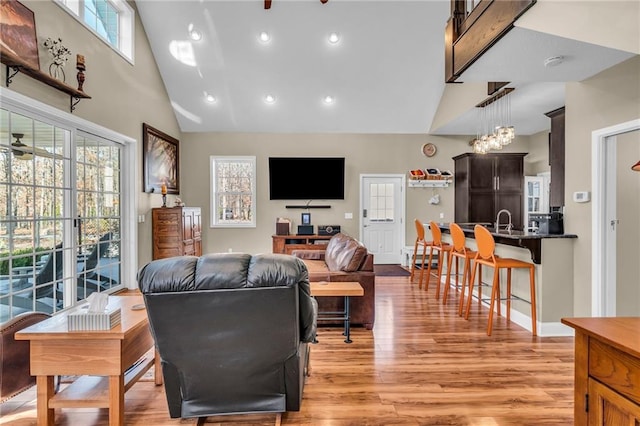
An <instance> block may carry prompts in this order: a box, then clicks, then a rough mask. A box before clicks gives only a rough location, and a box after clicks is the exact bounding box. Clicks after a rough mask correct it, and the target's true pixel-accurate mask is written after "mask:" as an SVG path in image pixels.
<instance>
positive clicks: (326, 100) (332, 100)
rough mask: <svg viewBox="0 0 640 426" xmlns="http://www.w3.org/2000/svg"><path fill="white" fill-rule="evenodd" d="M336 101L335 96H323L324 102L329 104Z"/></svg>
mask: <svg viewBox="0 0 640 426" xmlns="http://www.w3.org/2000/svg"><path fill="white" fill-rule="evenodd" d="M335 101H336V98H334V97H333V96H331V95H327V96H325V97H324V98H322V102H324V103H325V104H327V105H330V104H332V103H334V102H335Z"/></svg>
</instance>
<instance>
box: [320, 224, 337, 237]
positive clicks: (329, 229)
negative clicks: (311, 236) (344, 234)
mask: <svg viewBox="0 0 640 426" xmlns="http://www.w3.org/2000/svg"><path fill="white" fill-rule="evenodd" d="M339 232H340V225H318V235H335V234H338V233H339Z"/></svg>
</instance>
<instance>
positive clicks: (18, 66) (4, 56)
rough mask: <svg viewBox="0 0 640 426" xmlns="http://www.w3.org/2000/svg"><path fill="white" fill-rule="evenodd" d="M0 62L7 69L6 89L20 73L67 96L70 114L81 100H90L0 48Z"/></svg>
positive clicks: (83, 94) (82, 93)
mask: <svg viewBox="0 0 640 426" xmlns="http://www.w3.org/2000/svg"><path fill="white" fill-rule="evenodd" d="M0 62H2V63H3V64H5V65H6V67H7V70H6V80H5V84H6V86H7V87H9V85H10V84H11V82H12V80H13V77H15V75H16V74H18V73H19V72H21V73H22V74H25V75H28V76H29V77H31V78H34V79H36V80H38V81H41V82H43V83H44V84H46V85H48V86H51V87H53V88H54V89H58V90H60V91H61V92H64V93H66V94H68V95H69V97H70V103H69V105H70V106H69V109H70V111H71V112H73V110H74V109H75V107H76V105H77V104H78V102H80V100H81V99H91V96H89V95H87V94H86V93H85V92H83V91H82V90H78V89H76V88H74V87H72V86H69V85H68V84H66V83H65V82H63V81H61V80H57V79H55V78H53V77H51V76H50V75H49V74H47V73H45V72H42V71H40V70H38V69H34V68H33V67H32V66H31V65H29V64H28V63H27V62H25V61H23V60H22V59H20V58H19V57H17V56H16V55H14V54H13V53H12V52H10V51H8V50H6V49H3V48H2V47H0Z"/></svg>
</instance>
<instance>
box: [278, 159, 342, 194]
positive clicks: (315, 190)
mask: <svg viewBox="0 0 640 426" xmlns="http://www.w3.org/2000/svg"><path fill="white" fill-rule="evenodd" d="M269 198H270V199H271V200H344V158H342V157H269Z"/></svg>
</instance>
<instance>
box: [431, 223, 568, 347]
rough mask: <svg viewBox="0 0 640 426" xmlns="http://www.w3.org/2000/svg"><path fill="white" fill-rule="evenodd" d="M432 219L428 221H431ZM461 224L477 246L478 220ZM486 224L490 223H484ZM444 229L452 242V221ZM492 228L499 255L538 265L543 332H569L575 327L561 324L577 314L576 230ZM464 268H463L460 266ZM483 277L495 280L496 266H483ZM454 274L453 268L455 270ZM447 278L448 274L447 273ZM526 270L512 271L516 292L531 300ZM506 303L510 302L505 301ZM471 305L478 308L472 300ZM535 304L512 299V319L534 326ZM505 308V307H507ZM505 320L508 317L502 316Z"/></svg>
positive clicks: (446, 238) (486, 280) (486, 294)
mask: <svg viewBox="0 0 640 426" xmlns="http://www.w3.org/2000/svg"><path fill="white" fill-rule="evenodd" d="M427 223H428V222H427ZM459 225H460V227H462V230H463V231H464V233H465V236H466V237H467V247H469V248H471V249H472V250H475V249H476V242H475V238H474V233H473V228H474V226H475V224H474V223H460V224H459ZM483 225H486V224H483ZM439 226H440V229H442V233H443V236H442V238H443V240H444V241H446V242H451V236H450V234H449V224H448V223H447V224H444V223H442V224H439ZM487 228H488V229H489V230H490V231H492V232H491V235H493V237H494V239H495V241H496V255H498V256H501V257H512V258H515V259H519V260H522V261H526V262H533V263H534V265H535V277H536V302H537V317H538V335H539V336H566V335H571V334H572V330H571V329H570V328H569V327H567V326H565V325H563V324H561V322H560V319H561V318H563V317H570V316H572V315H573V241H574V239H576V238H577V235H574V234H537V233H533V232H525V231H511V232H507V231H505V230H500V232H495V230H493V228H492V227H490V226H487ZM460 270H462V268H460ZM482 272H483V274H482V275H483V277H482V281H483V282H484V283H489V284H490V283H491V281H492V278H493V269H491V268H486V267H485V268H483V271H482ZM501 273H502V274H503V275H501V277H500V282H501V285H502V287H503V288H504V287H505V286H506V282H507V280H506V271H501ZM452 274H453V272H452ZM442 275H443V278H442V279H443V280H444V279H445V278H444V275H445V274H444V273H443V274H442ZM528 275H529V274H528V272H527V271H525V270H518V269H514V270H513V271H512V293H513V294H514V295H515V296H518V297H521V298H522V299H524V300H529V276H528ZM502 294H505V293H504V292H503V293H502ZM484 297H489V290H488V289H487V288H486V287H485V289H484V290H483V298H484ZM503 307H504V308H505V309H506V305H505V304H504V302H503ZM471 309H477V304H475V305H474V304H472V308H471ZM530 310H531V307H530V305H529V303H528V302H525V301H519V300H514V301H512V303H511V321H512V322H515V323H516V324H518V325H520V326H522V327H524V328H526V329H528V330H530V329H531V318H530ZM503 312H505V310H503ZM500 320H501V321H504V320H505V319H504V318H501V319H500Z"/></svg>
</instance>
